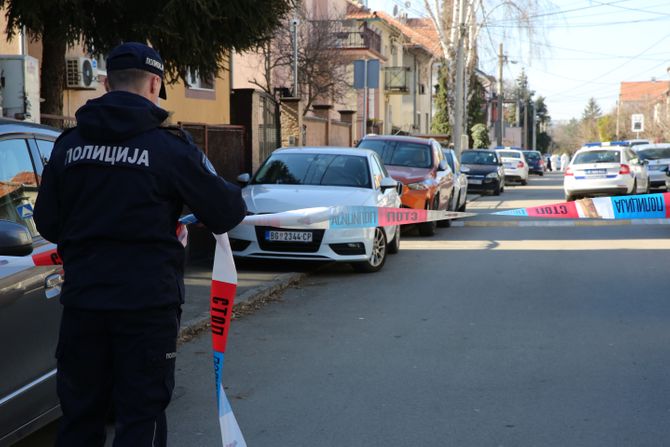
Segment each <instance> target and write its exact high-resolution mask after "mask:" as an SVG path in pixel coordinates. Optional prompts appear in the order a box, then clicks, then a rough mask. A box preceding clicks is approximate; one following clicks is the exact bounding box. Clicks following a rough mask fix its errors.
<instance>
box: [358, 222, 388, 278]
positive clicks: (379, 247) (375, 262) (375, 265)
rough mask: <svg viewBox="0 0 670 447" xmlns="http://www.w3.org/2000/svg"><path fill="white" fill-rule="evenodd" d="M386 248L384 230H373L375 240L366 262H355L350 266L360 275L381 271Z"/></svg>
mask: <svg viewBox="0 0 670 447" xmlns="http://www.w3.org/2000/svg"><path fill="white" fill-rule="evenodd" d="M387 251H388V247H387V244H386V235H385V234H384V230H382V229H381V228H379V227H377V228H375V238H374V240H373V242H372V253H370V257H369V258H368V259H367V261H363V262H355V263H353V264H352V266H353V267H354V269H355V270H356V271H357V272H360V273H373V272H377V271H379V270H381V268H382V267H384V263H385V262H386V253H387Z"/></svg>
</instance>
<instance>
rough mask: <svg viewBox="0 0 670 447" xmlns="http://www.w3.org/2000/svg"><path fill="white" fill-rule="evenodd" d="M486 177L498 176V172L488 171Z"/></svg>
mask: <svg viewBox="0 0 670 447" xmlns="http://www.w3.org/2000/svg"><path fill="white" fill-rule="evenodd" d="M486 178H498V173H497V172H489V173H488V174H486Z"/></svg>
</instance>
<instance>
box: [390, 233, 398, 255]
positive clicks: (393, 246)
mask: <svg viewBox="0 0 670 447" xmlns="http://www.w3.org/2000/svg"><path fill="white" fill-rule="evenodd" d="M399 251H400V227H398V228H397V229H396V230H395V236H393V240H391V242H389V246H388V252H389V254H390V255H394V254H396V253H398V252H399Z"/></svg>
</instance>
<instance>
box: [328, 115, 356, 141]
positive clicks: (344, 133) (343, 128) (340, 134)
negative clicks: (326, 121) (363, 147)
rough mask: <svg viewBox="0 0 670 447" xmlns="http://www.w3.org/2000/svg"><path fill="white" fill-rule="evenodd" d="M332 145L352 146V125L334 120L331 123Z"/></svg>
mask: <svg viewBox="0 0 670 447" xmlns="http://www.w3.org/2000/svg"><path fill="white" fill-rule="evenodd" d="M329 143H330V146H345V147H348V146H351V125H349V124H347V123H341V122H339V121H332V122H331V125H330V142H329Z"/></svg>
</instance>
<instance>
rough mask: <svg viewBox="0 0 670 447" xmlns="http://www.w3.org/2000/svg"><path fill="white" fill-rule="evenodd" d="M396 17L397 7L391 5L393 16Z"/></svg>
mask: <svg viewBox="0 0 670 447" xmlns="http://www.w3.org/2000/svg"><path fill="white" fill-rule="evenodd" d="M397 15H398V5H393V16H394V17H396V16H397Z"/></svg>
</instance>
